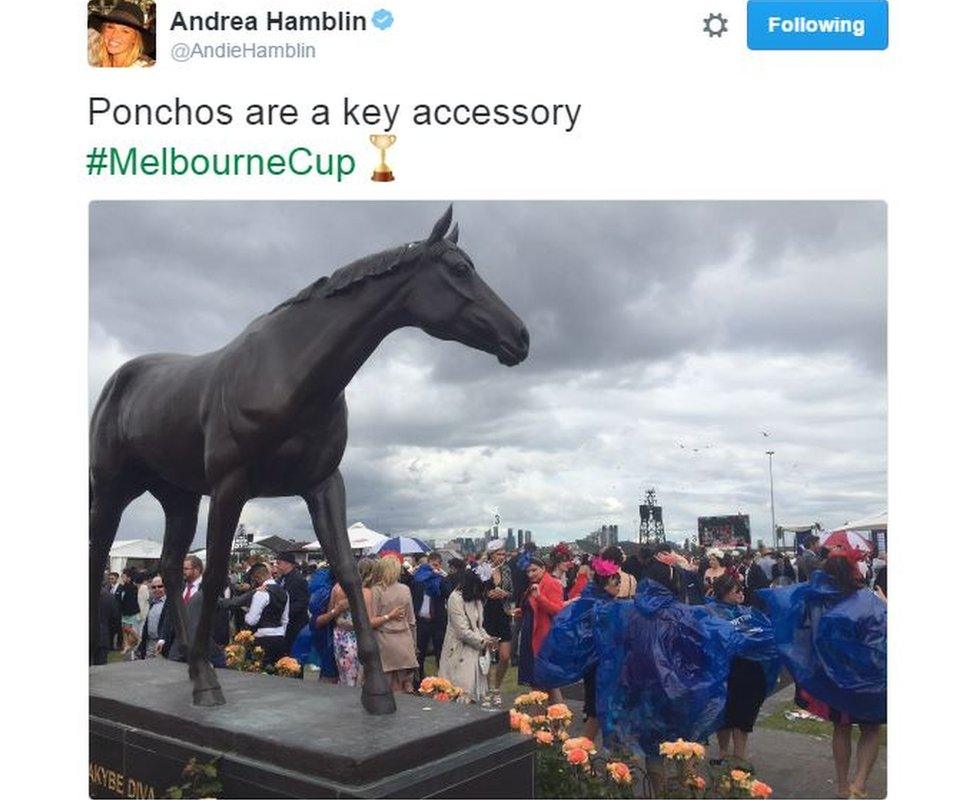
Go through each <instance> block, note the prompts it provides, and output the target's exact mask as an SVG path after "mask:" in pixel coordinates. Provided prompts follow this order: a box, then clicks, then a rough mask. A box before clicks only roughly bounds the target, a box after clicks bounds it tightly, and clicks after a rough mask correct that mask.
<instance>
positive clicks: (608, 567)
mask: <svg viewBox="0 0 976 800" xmlns="http://www.w3.org/2000/svg"><path fill="white" fill-rule="evenodd" d="M590 566H591V567H592V568H593V571H594V572H595V573H596V574H597V575H599V576H600V577H601V578H609V577H610V576H611V575H616V574H617V573H618V572H620V567H618V566H617V565H616V564H614V563H613V562H612V561H611V560H610V559H609V558H600V557H599V556H597V557H596V558H594V559H593V560H592V561H590Z"/></svg>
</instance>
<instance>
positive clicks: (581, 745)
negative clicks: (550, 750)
mask: <svg viewBox="0 0 976 800" xmlns="http://www.w3.org/2000/svg"><path fill="white" fill-rule="evenodd" d="M577 748H578V749H580V750H585V751H586V752H587V753H589V754H590V755H593V754H594V753H596V745H595V744H593V742H592V741H591V740H590V739H587V738H586V737H585V736H577V737H575V738H573V739H567V740H566V741H565V742H563V752H564V753H568V752H569V751H570V750H576V749H577Z"/></svg>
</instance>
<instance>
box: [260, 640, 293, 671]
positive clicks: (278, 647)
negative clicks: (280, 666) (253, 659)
mask: <svg viewBox="0 0 976 800" xmlns="http://www.w3.org/2000/svg"><path fill="white" fill-rule="evenodd" d="M254 645H255V647H262V648H264V660H263V661H262V662H261V663H262V664H264V666H266V667H269V666H274V663H275V662H276V661H277V660H278V659H279V658H281V657H282V656H286V655H288V648H287V647H285V637H284V636H256V637H255V638H254Z"/></svg>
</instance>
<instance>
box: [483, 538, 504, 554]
mask: <svg viewBox="0 0 976 800" xmlns="http://www.w3.org/2000/svg"><path fill="white" fill-rule="evenodd" d="M504 547H505V542H504V540H502V539H492V540H491V541H490V542H488V547H487V548H486V549H487V550H488V552H489V553H494V552H495V551H496V550H502V549H504Z"/></svg>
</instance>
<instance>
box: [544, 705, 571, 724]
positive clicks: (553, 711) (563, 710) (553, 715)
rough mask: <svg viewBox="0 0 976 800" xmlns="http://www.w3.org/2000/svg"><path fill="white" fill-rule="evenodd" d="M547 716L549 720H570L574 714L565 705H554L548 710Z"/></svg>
mask: <svg viewBox="0 0 976 800" xmlns="http://www.w3.org/2000/svg"><path fill="white" fill-rule="evenodd" d="M546 716H547V717H549V719H558V720H564V719H565V720H569V719H572V718H573V712H572V711H570V710H569V706H567V705H566V704H565V703H554V704H553V705H551V706H549V708H548V709H546Z"/></svg>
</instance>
